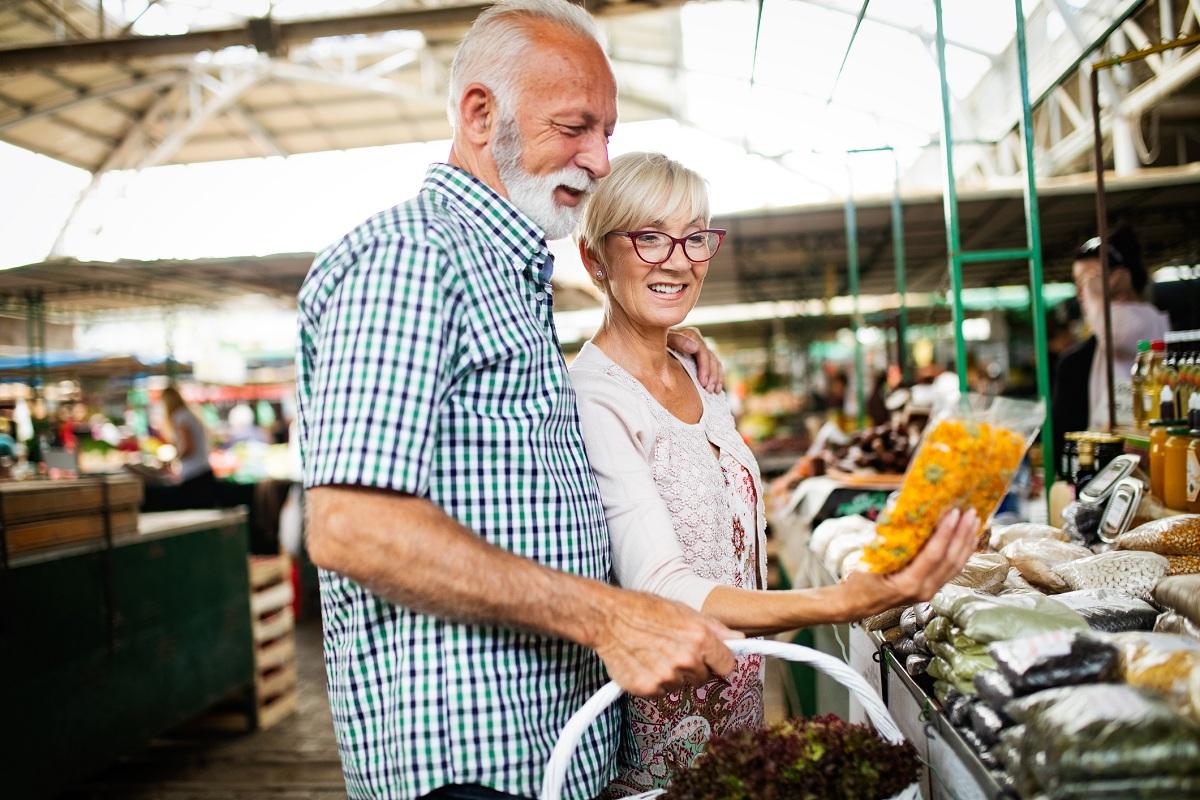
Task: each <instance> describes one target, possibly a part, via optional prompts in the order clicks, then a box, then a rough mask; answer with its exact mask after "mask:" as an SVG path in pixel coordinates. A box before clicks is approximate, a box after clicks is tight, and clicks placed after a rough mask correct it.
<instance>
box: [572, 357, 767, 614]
mask: <svg viewBox="0 0 1200 800" xmlns="http://www.w3.org/2000/svg"><path fill="white" fill-rule="evenodd" d="M676 357H677V358H679V359H680V361H681V363H682V364H683V365H684V366H685V368H686V369H687V370H688V373H689V374H690V375H691V376H692V380H693V383H694V384H695V385H696V387H697V391H698V392H699V393H700V397H701V399H702V400H703V403H704V413H703V416H702V418H701V420H700V421H699V422H698V423H696V424H694V425H689V424H687V423H685V422H683V421H681V420H679V419H678V418H676V417H675V416H674V415H672V414H671V413H670V412H669V411H667V410H666V409H665V408H663V407H662V405H661V404H659V403H658V402H657V401H656V400H655V399H654V398H653V396H652V395H651V394H650V393H649V392H648V391H647V390H646V389H645V387H643V386H642V385H641V384H640V383H639V382H638V381H637V379H636V378H634V377H633V376H632V375H631V374H629V373H628V372H627V371H626V370H624V369H623V368H621V367H620V366H619V365H617V364H616V363H615V362H614V361H612V359H610V358H609V357H608V356H607V355H605V353H604V352H603V351H602V350H601V349H600V348H598V347H596V346H595V345H594V344H592V343H591V342H588V343H587V344H585V345H584V346H583V349H582V351H580V353H579V355H578V356H577V357H576V359H575V361H574V363H573V364H572V365H571V380H572V383H573V384H574V387H575V392H576V394H577V395H578V401H579V417H580V422H581V424H582V426H583V437H584V442H585V444H586V447H587V452H588V460H589V462H590V463H591V466H592V471H593V473H594V474H595V476H596V481H597V483H598V485H599V488H600V495H601V497H602V499H603V501H604V511H605V516H606V517H607V519H608V529H609V537H610V539H611V542H612V564H613V576H614V578H615V580H616V582H617V583H618V584H619V585H620V586H623V587H625V588H629V589H637V590H640V591H646V592H652V593H654V594H657V595H660V596H663V597H668V598H671V599H673V600H677V601H679V602H682V603H684V604H686V605H688V606H690V607H692V608H695V609H697V610H699V609H700V608H701V607H702V606H703V605H704V600H705V598H707V597H708V594H709V592H711V591H712V589H713V588H714V587H715V586H718V585H725V586H735V585H743V586H747V588H754V586H755V585H757V586H759V587H765V585H766V542H765V530H766V521H765V517H764V513H763V505H762V479H761V476H760V474H759V471H758V465H757V463H756V462H755V460H754V456H753V455H752V454H751V452H750V449H749V448H748V447H747V446H746V444H745V443H744V442H743V441H742V438H741V436H740V435H739V434H738V432H737V430H736V429H735V428H734V424H733V416H732V414H731V413H730V410H729V404H728V402H727V400H726V398H725V396H724V395H723V394H720V395H714V394H709V393H708V392H706V391H704V390H703V389H701V388H700V386H699V384H698V382H696V376H695V366H694V364H693V362H692V360H691V359H690V358H689V357H687V356H679V355H678V354H676ZM710 442H711V444H712V445H716V446H717V447H718V448H719V449H720V451H721V457H720V458H721V461H720V462H718V460H717V459H716V458H714V456H713V452H712V449H711V447H710V444H709V443H710ZM723 467H724V468H725V469H722V468H723ZM738 467H744V470H742V469H738ZM735 471H736V474H739V475H748V476H749V478H750V479H751V480H752V481H753V489H754V496H755V497H756V498H757V501H756V503H755V507H754V508H747V507H745V506H746V505H747V504H746V503H745V501H744V500H741V501H739V499H738V498H739V495H738V493H737V492H735V491H734V490H733V489H731V488H730V486H729V484H728V483H727V478H726V476H727V475H729V474H732V473H734V472H735ZM743 496H744V493H743ZM739 502H740V506H739ZM735 517H737V518H738V519H740V520H745V521H747V522H748V524H745V525H744V527H745V533H746V537H747V538H748V539H750V541H749V542H747V543H746V546H745V547H742V548H740V550H741V552H742V557H738V552H739V547H738V545H737V543H736V541H735V539H736V537H735V535H734V534H733V532H732V531H733V522H734V518H735ZM747 548H752V549H750V550H749V551H748V552H746V549H747ZM747 564H752V565H753V566H752V567H750V568H748V567H747Z"/></svg>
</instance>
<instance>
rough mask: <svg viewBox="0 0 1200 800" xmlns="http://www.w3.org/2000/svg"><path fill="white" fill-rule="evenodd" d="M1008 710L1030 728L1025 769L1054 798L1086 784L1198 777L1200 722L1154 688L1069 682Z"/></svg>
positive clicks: (1023, 747) (1013, 704)
mask: <svg viewBox="0 0 1200 800" xmlns="http://www.w3.org/2000/svg"><path fill="white" fill-rule="evenodd" d="M1005 710H1006V711H1007V712H1008V714H1009V716H1011V717H1012V718H1013V719H1014V720H1016V721H1017V722H1018V723H1022V724H1024V725H1025V728H1026V731H1025V736H1024V739H1023V740H1022V742H1021V750H1022V754H1023V756H1024V758H1023V760H1024V762H1025V766H1026V768H1027V769H1029V770H1030V771H1031V772H1032V774H1033V776H1034V778H1035V779H1036V781H1037V783H1038V785H1039V786H1041V788H1042V789H1044V790H1045V791H1046V792H1047V793H1048V794H1049V795H1050V796H1052V797H1055V796H1057V794H1056V790H1057V789H1058V788H1059V787H1062V786H1064V785H1068V784H1071V783H1076V782H1081V781H1106V780H1114V779H1120V780H1128V779H1130V778H1151V779H1170V780H1169V781H1168V785H1169V786H1171V787H1176V786H1181V785H1183V782H1184V780H1185V779H1189V778H1194V777H1195V776H1196V775H1200V725H1197V724H1196V723H1195V722H1193V721H1191V720H1189V719H1187V718H1185V717H1182V716H1180V715H1179V714H1177V713H1176V712H1175V710H1174V709H1173V708H1172V707H1171V705H1170V704H1169V703H1168V702H1165V701H1164V700H1163V699H1161V698H1160V697H1158V696H1156V695H1154V694H1153V693H1149V692H1146V691H1144V690H1141V689H1137V688H1135V687H1132V686H1125V685H1122V684H1113V683H1094V684H1088V685H1086V686H1065V687H1062V688H1058V689H1047V690H1046V691H1044V692H1038V693H1037V694H1032V695H1029V696H1028V697H1023V698H1020V699H1018V700H1014V701H1013V702H1011V703H1009V704H1008V706H1007V707H1006V708H1005ZM1010 730H1011V729H1010ZM1158 796H1159V797H1163V798H1166V797H1179V796H1182V795H1176V794H1172V793H1170V792H1167V793H1166V794H1160V795H1158Z"/></svg>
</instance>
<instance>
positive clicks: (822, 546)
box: [808, 514, 875, 561]
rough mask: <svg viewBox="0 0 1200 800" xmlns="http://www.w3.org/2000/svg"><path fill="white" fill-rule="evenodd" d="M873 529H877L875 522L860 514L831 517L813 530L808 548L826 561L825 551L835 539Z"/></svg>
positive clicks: (820, 559) (819, 559) (818, 558)
mask: <svg viewBox="0 0 1200 800" xmlns="http://www.w3.org/2000/svg"><path fill="white" fill-rule="evenodd" d="M873 530H875V523H874V522H871V520H869V519H867V518H866V517H863V516H860V515H858V514H852V515H850V516H848V517H830V518H829V519H827V520H825V521H824V522H822V523H821V524H820V525H818V526H817V527H816V530H814V531H813V532H812V536H811V537H809V540H808V549H809V550H811V551H812V553H813V555H815V556H816V557H817V560H818V561H824V560H825V552H826V551H827V550H828V549H829V545H830V544H832V543H833V540H834V539H837V538H838V537H840V536H841V535H842V534H845V533H855V532H861V531H873Z"/></svg>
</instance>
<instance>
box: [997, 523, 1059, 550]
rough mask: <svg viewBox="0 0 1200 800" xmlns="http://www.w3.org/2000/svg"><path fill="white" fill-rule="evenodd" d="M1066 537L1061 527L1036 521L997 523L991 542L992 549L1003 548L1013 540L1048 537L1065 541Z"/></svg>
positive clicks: (1040, 539)
mask: <svg viewBox="0 0 1200 800" xmlns="http://www.w3.org/2000/svg"><path fill="white" fill-rule="evenodd" d="M1068 538H1069V537H1068V536H1067V534H1066V533H1064V532H1063V531H1062V529H1061V528H1054V527H1051V526H1050V525H1039V524H1037V523H1036V522H1018V523H1016V524H1015V525H997V526H995V527H993V528H992V539H991V544H992V549H993V550H1003V549H1004V548H1005V547H1008V546H1009V545H1010V544H1012V543H1013V542H1019V541H1021V540H1023V539H1028V540H1031V541H1043V540H1046V539H1050V540H1053V541H1059V542H1065V541H1067V539H1068Z"/></svg>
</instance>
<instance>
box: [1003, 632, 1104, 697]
mask: <svg viewBox="0 0 1200 800" xmlns="http://www.w3.org/2000/svg"><path fill="white" fill-rule="evenodd" d="M988 654H989V655H991V657H992V658H993V659H995V661H996V668H997V669H998V670H999V671H1000V674H1001V675H1003V676H1004V678H1005V680H1006V681H1007V682H1008V685H1009V686H1010V687H1011V688H1012V691H1013V692H1014V693H1015V694H1017V695H1024V694H1031V693H1033V692H1039V691H1041V690H1043V689H1052V688H1054V687H1056V686H1075V685H1077V684H1081V683H1099V682H1103V681H1108V680H1112V678H1113V677H1114V676H1115V675H1116V672H1117V651H1116V648H1114V647H1113V646H1112V645H1111V644H1107V643H1105V642H1102V641H1100V640H1099V639H1097V638H1095V637H1094V636H1093V635H1089V634H1087V633H1082V632H1079V631H1051V632H1050V633H1044V634H1041V635H1039V636H1026V637H1023V638H1020V639H1013V640H1011V641H1007V642H996V643H994V644H992V645H991V646H990V647H988Z"/></svg>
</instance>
